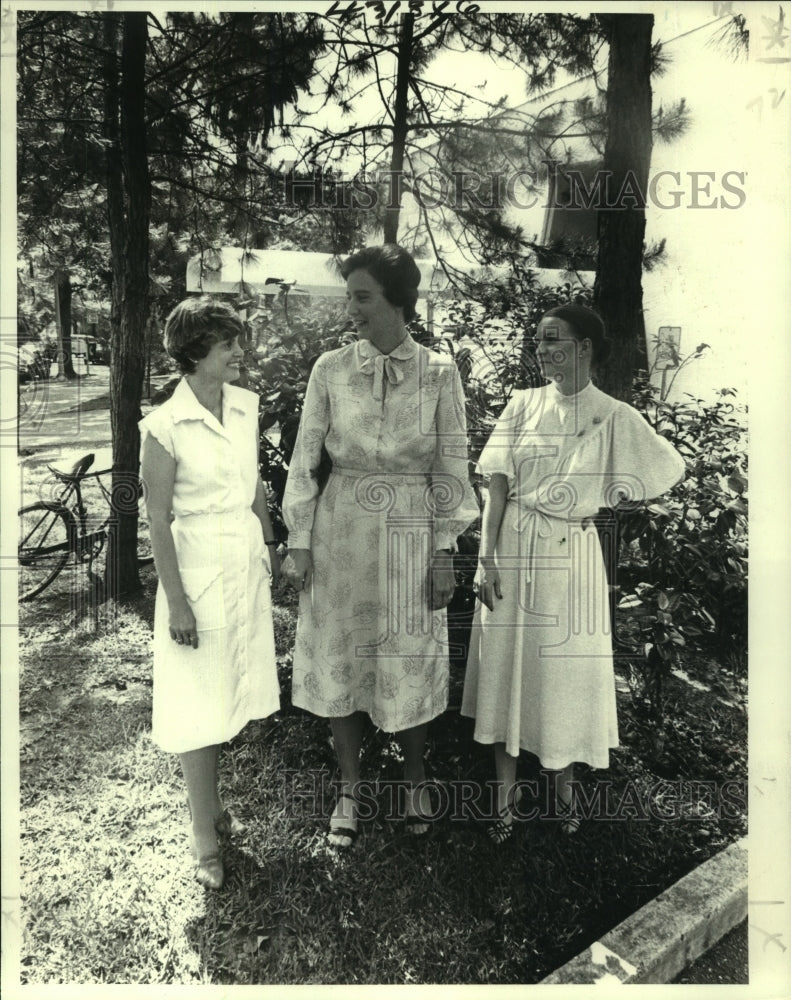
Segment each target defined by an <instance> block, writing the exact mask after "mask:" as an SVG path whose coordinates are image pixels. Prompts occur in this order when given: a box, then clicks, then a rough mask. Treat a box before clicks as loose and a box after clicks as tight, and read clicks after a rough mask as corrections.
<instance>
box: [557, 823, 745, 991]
mask: <svg viewBox="0 0 791 1000" xmlns="http://www.w3.org/2000/svg"><path fill="white" fill-rule="evenodd" d="M746 916H747V838H746V837H743V838H742V839H741V840H739V841H737V842H736V843H735V844H731V846H730V847H728V848H726V849H725V850H724V851H721V852H720V853H719V854H716V855H715V856H714V857H713V858H709V860H708V861H704V863H703V864H702V865H700V867H698V868H696V869H695V870H694V871H692V872H690V873H689V875H685V876H684V878H682V879H680V880H679V881H678V882H676V883H675V885H672V886H671V887H670V888H669V889H666V890H665V891H664V892H662V893H660V894H659V895H658V896H657V897H656V899H652V900H651V902H650V903H646V905H645V906H643V907H642V908H641V909H639V910H638V911H637V912H636V913H633V914H632V915H631V916H630V917H627V918H626V920H624V921H623V923H621V924H619V925H618V926H617V927H615V928H614V929H613V930H611V931H609V932H608V933H607V934H605V935H604V937H603V938H601V940H599V941H597V942H596V943H595V944H592V945H591V946H590V948H586V949H585V951H583V952H581V953H580V954H579V955H577V956H576V958H572V959H571V961H570V962H567V963H566V964H565V965H563V966H561V967H560V968H559V969H556V970H555V972H553V973H552V974H551V975H549V976H547V977H546V979H542V980H541V984H540V985H542V986H543V985H567V986H569V985H578V984H595V985H597V986H600V985H607V984H616V983H669V982H671V981H672V980H673V979H674V978H675V977H676V976H677V975H678V973H679V972H681V971H682V970H683V969H685V968H686V967H687V966H688V965H689V964H690V963H691V962H694V961H695V959H696V958H698V957H699V956H700V955H702V954H703V953H704V952H706V951H708V949H709V948H711V947H712V945H714V944H716V942H717V941H719V939H720V938H721V937H722V936H723V935H724V934H727V932H728V931H729V930H731V928H732V927H735V926H736V924H738V923H740V922H741V921H742V920H744V918H745V917H746Z"/></svg>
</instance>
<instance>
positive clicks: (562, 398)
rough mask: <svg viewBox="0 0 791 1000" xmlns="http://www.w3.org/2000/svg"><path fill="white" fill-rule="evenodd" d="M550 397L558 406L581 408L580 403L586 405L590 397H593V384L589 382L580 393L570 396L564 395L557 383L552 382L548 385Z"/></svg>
mask: <svg viewBox="0 0 791 1000" xmlns="http://www.w3.org/2000/svg"><path fill="white" fill-rule="evenodd" d="M547 388H548V390H549V397H550V399H552V400H553V401H554V402H555V404H556V405H558V406H579V404H580V403H584V402H585V401H586V400H587V399H588V398H589V397H590V396H592V395H593V388H594V387H593V382H591V381H590V380H589V381H588V383H587V385H585V386H583V388H582V389H580V390H579V391H578V392H572V393H570V394H569V395H567V396H566V395H564V394H563V393H562V392H561V391H560V389H558V387H557V385H556V383H555V382H550V383H549V385H548V387H547Z"/></svg>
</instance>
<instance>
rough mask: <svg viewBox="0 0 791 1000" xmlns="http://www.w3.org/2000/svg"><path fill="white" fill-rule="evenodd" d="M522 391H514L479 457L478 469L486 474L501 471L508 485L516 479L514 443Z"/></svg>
mask: <svg viewBox="0 0 791 1000" xmlns="http://www.w3.org/2000/svg"><path fill="white" fill-rule="evenodd" d="M522 401H523V400H522V393H521V392H514V393H513V394H512V395H511V398H510V399H509V400H508V403H507V404H506V407H505V409H504V410H503V412H502V413H501V414H500V416H499V418H498V420H497V423H496V424H495V425H494V429H493V430H492V433H491V434H490V435H489V440H488V441H487V442H486V446H485V447H484V449H483V451H482V452H481V454H480V457H479V458H478V471H479V472H480V473H481V474H482V475H484V476H493V475H495V473H500V474H501V475H503V476H507V477H508V485H509V486H513V484H514V481H515V480H516V466H515V464H514V443H515V440H516V435H517V432H518V430H519V427H518V425H519V422H520V414H521V413H522Z"/></svg>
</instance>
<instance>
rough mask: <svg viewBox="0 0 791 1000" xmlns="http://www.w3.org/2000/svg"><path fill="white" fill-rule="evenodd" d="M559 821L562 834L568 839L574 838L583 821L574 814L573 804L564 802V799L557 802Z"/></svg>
mask: <svg viewBox="0 0 791 1000" xmlns="http://www.w3.org/2000/svg"><path fill="white" fill-rule="evenodd" d="M556 809H557V813H558V819H559V820H560V832H561V833H562V834H564V835H565V836H566V837H571V836H573V835H574V834H575V833H576V832H577V830H579V828H580V824H581V823H582V820H581V819H580V817H579V816H578V815H577V814H576V812H574V809H573V808H572V805H571V802H564V801H563V800H562V799H557V800H556Z"/></svg>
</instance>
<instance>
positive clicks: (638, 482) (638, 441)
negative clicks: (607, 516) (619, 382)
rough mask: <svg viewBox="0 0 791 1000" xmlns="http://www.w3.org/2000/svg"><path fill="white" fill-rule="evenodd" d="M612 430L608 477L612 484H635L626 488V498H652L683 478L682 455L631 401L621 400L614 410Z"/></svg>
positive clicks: (684, 470) (683, 464) (684, 466)
mask: <svg viewBox="0 0 791 1000" xmlns="http://www.w3.org/2000/svg"><path fill="white" fill-rule="evenodd" d="M611 433H612V438H611V441H610V449H609V468H608V469H607V473H608V477H607V478H608V480H609V481H610V483H612V484H617V483H618V482H619V481H623V482H624V483H630V482H631V483H633V484H634V487H633V488H632V489H627V490H626V491H625V492H626V494H627V495H626V496H625V499H627V500H636V501H642V500H650V499H652V498H654V497H658V496H661V494H663V493H666V492H667V491H668V490H669V489H671V488H672V487H673V486H675V485H676V484H677V483H680V482H681V480H682V479H683V478H684V476H685V474H686V463H685V462H684V459H683V457H682V456H681V455H680V454H679V452H677V451H676V449H675V448H674V447H673V445H672V444H671V443H670V442H669V441H668V440H667V439H666V438H664V437H662V435H661V434H657V432H656V431H655V430H654V429H653V427H651V425H650V424H649V423H648V421H647V420H645V418H644V417H642V416H641V415H640V414H639V413H638V412H637V410H635V409H634V407H632V406H630V405H629V404H628V403H621V405H620V406H619V407H618V409H617V410H616V412H615V413H614V414H613V423H612V430H611ZM607 506H614V504H608V505H607Z"/></svg>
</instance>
